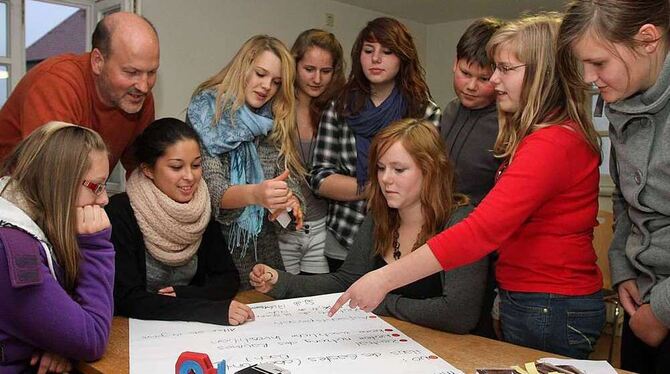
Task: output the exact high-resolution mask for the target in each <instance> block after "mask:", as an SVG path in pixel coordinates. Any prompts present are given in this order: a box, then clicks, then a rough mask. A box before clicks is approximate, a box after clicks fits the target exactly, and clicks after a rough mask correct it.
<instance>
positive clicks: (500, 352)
mask: <svg viewBox="0 0 670 374" xmlns="http://www.w3.org/2000/svg"><path fill="white" fill-rule="evenodd" d="M236 299H237V300H238V301H240V302H243V303H247V304H251V303H255V302H261V301H270V300H272V298H270V297H269V296H266V295H263V294H260V293H258V292H255V291H246V292H242V293H240V294H238V295H237V297H236ZM383 319H384V320H385V321H386V322H388V323H390V324H391V325H393V326H394V327H396V328H397V329H398V330H400V331H402V332H403V333H405V334H406V335H408V336H410V337H411V338H412V339H414V340H416V341H417V342H418V343H419V344H421V345H423V346H424V347H426V348H427V349H429V350H431V351H433V352H434V353H435V354H437V355H438V356H440V357H441V358H443V359H444V360H446V361H447V362H449V363H450V364H452V365H454V366H455V367H456V368H458V369H460V370H462V371H464V372H465V373H474V372H475V369H477V368H494V367H498V368H502V367H510V366H512V365H519V364H523V363H525V362H530V361H535V360H537V359H538V358H542V357H556V355H554V354H551V353H547V352H542V351H538V350H535V349H530V348H525V347H520V346H516V345H512V344H509V343H504V342H501V341H497V340H492V339H487V338H482V337H480V336H475V335H455V334H449V333H446V332H442V331H437V330H433V329H429V328H427V327H422V326H418V325H415V324H412V323H409V322H405V321H400V320H398V319H395V318H391V317H383ZM128 337H129V336H128V319H127V318H123V317H114V320H113V321H112V330H111V336H110V339H109V346H108V347H107V352H105V356H104V357H103V358H102V359H101V360H99V361H96V362H90V363H80V364H79V366H78V369H79V370H80V371H81V372H82V373H83V374H101V373H105V374H111V373H113V374H117V373H118V374H128V372H129V365H130V360H129V354H128V342H129V339H128ZM617 371H618V372H619V373H622V374H624V373H628V372H626V371H623V370H617Z"/></svg>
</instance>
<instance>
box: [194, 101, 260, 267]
mask: <svg viewBox="0 0 670 374" xmlns="http://www.w3.org/2000/svg"><path fill="white" fill-rule="evenodd" d="M215 113H216V91H214V90H205V91H202V92H200V93H198V94H197V95H196V96H195V97H194V98H193V99H192V100H191V103H190V104H189V106H188V110H187V116H188V119H189V121H190V122H191V124H192V125H193V128H194V129H195V130H196V131H197V132H198V134H200V138H201V139H202V143H203V146H204V148H205V151H206V152H207V153H208V154H209V155H211V156H215V157H218V156H220V155H222V154H225V153H228V154H229V157H230V184H231V185H243V184H258V183H261V182H263V180H265V175H264V174H263V166H262V165H261V160H260V158H259V157H258V151H257V150H256V145H255V144H254V140H255V139H256V137H258V136H260V135H267V134H268V133H269V132H270V130H272V125H273V120H272V109H271V103H267V104H266V105H264V106H263V107H262V108H261V109H260V110H259V113H254V112H253V111H252V110H251V109H250V108H249V107H248V106H247V105H243V106H241V107H240V108H239V109H237V110H236V111H235V112H234V113H233V112H232V111H231V110H230V105H224V108H223V111H222V113H221V118H220V119H219V121H218V122H217V123H216V125H214V114H215ZM264 214H265V211H264V209H263V207H262V206H260V205H248V206H246V207H245V208H244V211H243V212H242V214H241V215H240V216H239V217H238V218H237V219H236V220H235V222H234V223H233V224H232V225H231V227H230V231H229V236H228V249H229V250H230V251H231V253H232V251H233V249H234V248H236V247H240V246H241V247H242V252H241V253H240V256H241V257H244V256H245V254H246V249H247V244H248V243H249V241H250V240H252V241H253V242H254V248H255V247H256V245H255V244H256V238H257V237H258V234H259V233H260V232H261V228H262V227H263V216H264ZM256 257H258V256H256Z"/></svg>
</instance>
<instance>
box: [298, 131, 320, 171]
mask: <svg viewBox="0 0 670 374" xmlns="http://www.w3.org/2000/svg"><path fill="white" fill-rule="evenodd" d="M314 138H315V137H314V136H312V137H311V138H310V139H309V145H308V146H307V154H305V149H304V148H303V147H302V138H300V132H298V146H299V147H300V156H302V157H303V160H302V161H303V164H305V166H308V167H309V166H311V165H312V156H313V154H314V148H315V147H316V143H315V142H314Z"/></svg>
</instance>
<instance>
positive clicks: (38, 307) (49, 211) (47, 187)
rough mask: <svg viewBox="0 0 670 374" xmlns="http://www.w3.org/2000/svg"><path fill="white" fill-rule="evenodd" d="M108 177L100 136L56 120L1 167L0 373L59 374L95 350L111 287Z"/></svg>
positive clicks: (99, 348)
mask: <svg viewBox="0 0 670 374" xmlns="http://www.w3.org/2000/svg"><path fill="white" fill-rule="evenodd" d="M108 174H109V159H108V154H107V148H106V147H105V143H104V142H103V141H102V139H101V138H100V136H99V135H98V134H97V133H96V132H94V131H93V130H90V129H87V128H83V127H79V126H75V125H71V124H67V123H62V122H50V123H48V124H46V125H44V126H42V127H40V128H39V129H37V130H35V131H34V132H33V133H32V134H30V135H29V136H28V137H27V138H26V139H24V140H23V141H22V142H21V143H19V145H17V147H16V148H15V149H14V151H13V152H12V153H11V154H10V155H9V157H8V158H7V160H6V161H5V164H4V167H3V168H2V174H1V175H4V176H3V177H2V178H0V300H2V313H0V348H1V349H2V355H0V372H3V373H5V372H9V373H23V372H37V373H46V372H59V373H60V372H67V371H70V370H71V369H72V363H71V361H70V360H87V361H93V360H97V359H99V358H100V357H101V356H102V354H103V353H104V352H105V348H106V346H107V339H108V337H109V330H110V325H111V321H112V308H113V299H112V287H113V282H114V247H113V246H112V243H111V242H110V240H109V238H110V234H111V229H110V223H109V219H108V218H107V215H106V214H105V210H104V209H103V206H104V205H105V204H107V201H108V199H107V193H106V191H105V189H104V183H105V181H106V180H107V176H108ZM54 176H56V177H55V178H54Z"/></svg>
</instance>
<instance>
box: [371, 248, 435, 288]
mask: <svg viewBox="0 0 670 374" xmlns="http://www.w3.org/2000/svg"><path fill="white" fill-rule="evenodd" d="M386 265H388V263H387V262H386V261H385V260H384V258H383V257H381V256H380V255H376V256H375V269H379V268H382V267H384V266H386ZM442 289H443V287H442V277H441V276H440V273H439V272H438V273H435V274H433V275H429V276H427V277H425V278H421V279H419V280H418V281H416V282H412V283H410V284H408V285H406V286H402V287H400V288H396V289H395V290H393V291H391V293H392V294H394V295H400V296H403V297H409V298H411V299H428V298H431V297H440V296H442Z"/></svg>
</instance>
